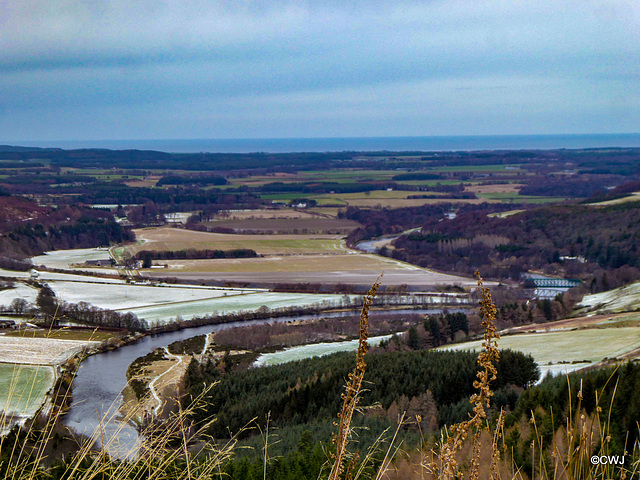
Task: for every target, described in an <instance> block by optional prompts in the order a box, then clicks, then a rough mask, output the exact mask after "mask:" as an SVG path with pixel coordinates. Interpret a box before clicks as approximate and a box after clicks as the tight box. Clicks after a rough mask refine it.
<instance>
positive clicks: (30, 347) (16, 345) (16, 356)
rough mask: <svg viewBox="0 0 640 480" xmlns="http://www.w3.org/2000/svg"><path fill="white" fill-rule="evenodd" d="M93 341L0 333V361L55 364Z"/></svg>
mask: <svg viewBox="0 0 640 480" xmlns="http://www.w3.org/2000/svg"><path fill="white" fill-rule="evenodd" d="M93 343H94V342H87V341H82V340H60V339H54V338H21V337H13V336H6V335H0V363H21V364H25V365H57V364H59V363H62V362H63V361H65V360H66V359H67V358H69V357H71V356H72V355H73V354H75V353H76V352H78V351H80V350H81V349H82V348H83V347H85V346H87V345H91V344H93Z"/></svg>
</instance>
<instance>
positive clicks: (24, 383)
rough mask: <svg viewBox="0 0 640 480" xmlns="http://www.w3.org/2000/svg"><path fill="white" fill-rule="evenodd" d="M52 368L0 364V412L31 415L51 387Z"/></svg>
mask: <svg viewBox="0 0 640 480" xmlns="http://www.w3.org/2000/svg"><path fill="white" fill-rule="evenodd" d="M53 379H54V377H53V368H52V367H44V366H40V367H34V366H27V365H17V364H9V363H0V410H1V411H3V412H5V413H7V414H8V413H16V414H19V415H27V416H31V415H33V414H34V413H35V412H36V411H37V410H38V408H40V406H41V405H42V403H43V402H44V398H45V395H46V393H47V392H48V391H49V389H50V388H51V387H52V386H53Z"/></svg>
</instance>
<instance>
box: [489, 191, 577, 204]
mask: <svg viewBox="0 0 640 480" xmlns="http://www.w3.org/2000/svg"><path fill="white" fill-rule="evenodd" d="M478 197H479V198H483V199H485V200H494V201H501V202H510V203H553V202H563V201H565V200H566V198H565V197H537V196H533V195H519V194H518V192H496V193H479V194H478Z"/></svg>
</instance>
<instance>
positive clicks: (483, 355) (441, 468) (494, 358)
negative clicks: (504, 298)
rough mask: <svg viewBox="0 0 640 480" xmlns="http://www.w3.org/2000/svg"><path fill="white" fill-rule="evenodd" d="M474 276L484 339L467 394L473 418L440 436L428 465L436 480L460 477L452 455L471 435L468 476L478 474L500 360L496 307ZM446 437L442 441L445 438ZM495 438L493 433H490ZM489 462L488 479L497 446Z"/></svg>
mask: <svg viewBox="0 0 640 480" xmlns="http://www.w3.org/2000/svg"><path fill="white" fill-rule="evenodd" d="M476 277H477V278H478V288H480V292H481V295H482V298H481V300H480V316H481V318H482V325H483V326H484V327H485V334H484V341H483V343H482V347H483V350H482V351H481V352H480V353H479V354H478V365H479V366H480V370H479V371H478V374H477V377H478V378H477V380H475V381H474V382H473V386H474V387H475V389H476V390H477V391H476V393H474V394H473V395H472V396H471V399H470V402H471V403H472V404H473V417H471V418H470V419H469V420H466V421H464V422H462V423H459V424H456V425H452V426H451V427H450V429H449V431H448V432H446V431H445V432H446V433H445V435H444V436H443V438H442V441H441V447H440V451H439V453H438V455H437V461H436V462H434V463H432V464H431V466H430V467H431V470H432V471H433V472H434V473H435V474H436V475H437V476H438V478H439V479H443V480H453V479H455V478H460V477H461V475H462V473H461V472H460V466H459V464H458V460H457V459H456V454H457V453H458V452H459V451H460V449H461V448H462V445H463V444H464V442H465V441H466V440H467V438H468V437H469V434H471V435H472V442H473V446H472V455H471V464H470V468H469V476H468V478H469V479H472V480H476V479H477V478H478V477H479V470H480V447H481V442H480V435H481V433H482V429H483V426H484V422H485V421H486V420H487V409H488V408H489V406H490V403H491V397H492V396H493V392H492V391H491V387H490V383H491V382H492V381H493V380H495V379H496V376H497V369H496V366H495V364H496V363H497V362H498V361H499V360H500V353H499V351H498V339H499V338H500V335H498V330H497V328H496V324H495V320H496V307H495V306H494V304H493V301H492V300H491V293H490V292H489V289H488V288H486V287H484V285H483V283H482V277H481V276H480V274H479V273H478V272H476ZM445 437H446V440H445ZM494 437H495V435H494ZM492 456H497V458H495V459H494V458H492V464H493V463H494V462H495V465H496V467H493V466H492V468H491V478H492V479H493V478H497V477H496V476H495V475H497V474H494V472H496V471H497V463H498V461H499V451H498V449H497V446H494V447H493V449H492Z"/></svg>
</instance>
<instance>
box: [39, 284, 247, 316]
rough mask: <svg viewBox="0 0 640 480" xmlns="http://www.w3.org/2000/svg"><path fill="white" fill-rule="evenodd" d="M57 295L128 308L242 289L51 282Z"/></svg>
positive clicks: (96, 303) (221, 295)
mask: <svg viewBox="0 0 640 480" xmlns="http://www.w3.org/2000/svg"><path fill="white" fill-rule="evenodd" d="M49 286H50V287H51V288H52V289H53V291H54V292H55V294H56V297H58V298H60V299H62V300H64V301H66V302H69V303H79V302H88V303H90V304H92V305H95V306H96V307H100V308H107V309H110V310H121V311H128V310H130V309H134V308H138V307H145V306H146V307H149V306H153V305H161V304H168V303H177V302H193V301H198V300H206V299H214V298H218V297H224V296H230V295H238V294H240V293H241V292H242V290H219V289H213V288H189V287H183V288H180V287H152V286H148V285H127V284H119V285H114V284H104V285H96V284H93V283H80V282H61V281H55V282H49Z"/></svg>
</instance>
